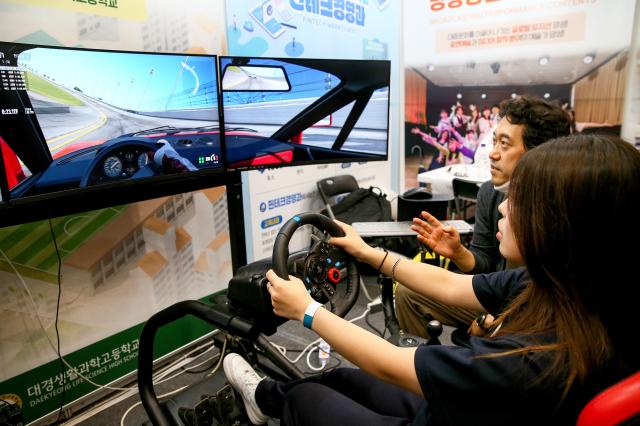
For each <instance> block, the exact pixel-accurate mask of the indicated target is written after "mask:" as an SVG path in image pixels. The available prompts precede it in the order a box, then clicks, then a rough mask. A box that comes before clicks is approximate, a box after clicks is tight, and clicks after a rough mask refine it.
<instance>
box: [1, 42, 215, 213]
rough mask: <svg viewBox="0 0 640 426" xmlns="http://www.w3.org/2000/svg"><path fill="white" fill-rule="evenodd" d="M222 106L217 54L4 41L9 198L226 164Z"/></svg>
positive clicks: (170, 176) (176, 175)
mask: <svg viewBox="0 0 640 426" xmlns="http://www.w3.org/2000/svg"><path fill="white" fill-rule="evenodd" d="M218 111H219V99H218V76H217V61H216V57H215V56H213V55H193V54H162V53H137V52H121V51H101V50H89V49H76V48H59V47H48V46H37V45H26V44H18V43H4V42H2V43H0V113H1V114H0V145H1V147H2V164H1V165H0V166H1V171H2V174H3V179H2V201H3V204H5V203H6V202H9V203H13V202H19V201H22V200H27V199H30V198H34V197H35V198H37V199H41V198H42V197H44V198H45V199H55V198H56V197H57V195H58V194H67V195H68V193H69V191H71V193H73V194H75V195H77V196H78V197H76V198H75V201H76V202H80V203H81V202H82V200H83V198H82V196H81V194H82V193H83V192H85V191H87V190H93V191H94V192H95V189H96V188H102V189H105V190H106V189H111V190H112V191H111V192H110V193H109V194H108V195H109V196H110V197H112V199H113V201H114V203H115V202H118V197H117V189H118V188H124V187H128V186H131V185H136V184H137V185H138V188H137V189H138V192H139V193H140V198H149V197H151V196H155V195H161V194H158V193H157V192H156V193H154V191H152V190H151V191H150V190H148V189H147V188H152V187H153V188H159V187H161V185H160V186H157V185H155V186H150V185H148V183H149V182H150V181H153V182H154V183H155V182H165V183H168V182H171V181H174V180H176V179H178V180H184V179H185V177H186V176H202V175H203V174H212V173H213V174H215V173H223V172H224V167H223V165H224V163H223V159H222V158H221V156H222V155H223V149H222V143H221V138H220V125H221V124H220V119H219V114H218ZM142 184H144V185H145V187H144V189H142V187H141V186H140V185H142ZM114 189H115V191H114ZM184 189H185V190H187V189H194V188H184ZM160 192H162V191H160ZM103 195H105V196H106V195H107V194H103ZM129 200H131V197H129V198H128V199H127V201H129Z"/></svg>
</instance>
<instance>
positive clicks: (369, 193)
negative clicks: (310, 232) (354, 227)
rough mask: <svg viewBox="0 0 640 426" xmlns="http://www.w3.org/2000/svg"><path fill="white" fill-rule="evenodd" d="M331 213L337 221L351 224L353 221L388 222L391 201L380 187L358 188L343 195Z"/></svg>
mask: <svg viewBox="0 0 640 426" xmlns="http://www.w3.org/2000/svg"><path fill="white" fill-rule="evenodd" d="M332 210H333V214H334V215H335V217H336V219H338V220H339V221H342V222H345V223H348V224H349V225H351V224H352V223H353V222H390V221H391V220H392V219H391V203H390V202H389V200H387V196H386V195H385V194H383V193H382V191H381V190H380V188H378V187H374V186H370V187H369V188H358V189H356V190H355V191H353V192H351V194H349V195H347V196H346V197H344V198H343V199H342V200H341V201H340V202H339V203H338V204H337V205H336V206H335V207H333V208H332Z"/></svg>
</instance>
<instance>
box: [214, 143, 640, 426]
mask: <svg viewBox="0 0 640 426" xmlns="http://www.w3.org/2000/svg"><path fill="white" fill-rule="evenodd" d="M510 182H511V183H510V186H509V193H508V198H507V199H506V200H505V201H504V202H503V203H502V204H501V205H500V208H499V210H500V213H501V214H502V216H503V218H502V219H500V221H499V225H498V228H499V232H498V234H497V238H498V239H499V241H500V252H501V253H502V255H503V256H504V257H505V258H507V259H508V260H511V261H513V262H516V263H520V264H523V265H525V267H523V268H519V269H514V270H506V271H500V272H495V273H492V274H480V275H474V276H471V275H462V274H455V273H452V272H449V271H446V270H444V269H440V268H437V267H434V266H430V265H427V264H423V263H418V262H412V261H410V260H407V259H404V258H401V257H398V256H397V255H395V254H391V253H389V254H385V253H384V252H383V251H379V250H377V249H374V248H371V247H369V246H368V245H367V244H366V243H364V241H363V240H362V239H361V238H360V237H359V236H358V235H357V234H356V232H355V231H354V230H353V228H351V227H350V226H348V225H344V224H341V226H342V228H343V229H344V231H345V232H346V236H345V237H342V238H332V239H331V240H330V243H331V244H335V245H336V246H339V247H342V248H343V249H344V250H346V251H347V252H349V253H350V254H352V255H353V256H354V257H355V258H356V259H357V260H359V261H363V262H367V263H369V264H370V265H372V266H374V267H375V268H379V269H381V270H382V272H383V273H385V274H387V275H388V276H391V277H393V278H394V279H396V280H398V281H400V282H402V283H403V284H404V285H405V286H407V287H409V288H411V289H412V290H414V291H416V292H420V293H422V294H424V295H426V296H428V297H430V298H433V299H437V300H439V301H440V302H442V303H446V304H449V305H456V306H460V307H466V308H472V309H475V310H477V311H486V312H489V313H491V314H493V315H494V316H495V317H496V320H495V321H494V322H493V324H492V325H491V328H490V330H489V331H488V334H487V336H486V337H471V339H470V347H469V348H467V347H457V346H420V347H418V348H400V347H395V346H393V345H391V344H390V343H388V342H386V341H385V340H383V339H381V338H379V337H377V336H375V335H373V334H371V333H369V332H367V331H365V330H363V329H361V328H359V327H358V326H356V325H353V324H351V323H349V322H347V321H345V320H343V319H341V318H338V317H336V316H335V315H333V314H332V313H330V312H329V311H327V310H325V309H322V308H319V307H318V305H317V304H316V302H313V300H311V298H310V296H309V294H308V293H307V290H306V288H305V286H304V284H303V283H302V282H301V281H300V280H297V279H295V278H291V280H290V281H285V280H283V279H280V278H278V277H277V276H276V275H275V274H274V273H273V272H272V271H269V272H268V274H267V277H268V278H269V281H270V285H269V291H270V293H271V297H272V302H273V306H274V311H275V313H276V314H278V315H280V316H283V317H286V318H289V319H293V320H302V319H303V317H305V316H310V317H311V320H309V319H306V320H305V324H307V325H309V327H310V328H311V329H313V330H314V331H315V332H316V333H318V334H319V335H320V336H321V337H322V338H323V339H324V340H326V341H327V342H328V343H329V344H330V345H331V346H332V347H333V348H334V349H335V350H337V351H338V352H340V353H341V354H342V355H343V356H344V357H345V358H347V359H349V360H350V361H351V362H353V363H354V364H356V365H357V366H359V367H360V369H337V370H333V371H331V372H328V373H324V374H321V375H318V376H313V377H309V378H306V379H303V380H298V381H293V382H289V383H282V382H276V381H273V380H268V379H265V380H262V379H261V378H260V377H259V376H257V375H256V373H255V372H254V371H253V369H252V368H251V367H250V366H249V365H248V363H246V361H244V360H243V359H242V358H241V357H240V356H238V355H229V356H227V357H226V358H225V360H224V367H225V373H226V374H227V377H228V379H229V381H230V382H231V384H232V385H233V386H234V387H235V388H236V389H238V390H239V391H240V393H241V395H242V397H243V399H244V401H245V406H246V407H247V410H248V413H249V415H250V418H251V420H252V421H254V422H255V423H259V422H264V421H265V420H266V419H267V417H266V416H273V417H278V418H281V419H282V423H283V424H287V425H292V424H300V425H315V424H322V425H326V424H331V425H339V424H366V425H378V424H379V425H390V424H409V423H411V424H428V425H432V424H455V425H461V424H473V425H485V424H490V425H514V424H518V425H522V424H536V425H538V424H575V421H576V418H577V415H578V413H579V412H580V410H581V409H582V407H583V406H584V405H585V404H586V403H587V401H589V400H590V399H591V398H592V397H593V396H594V395H595V394H596V393H597V392H598V391H600V390H602V389H604V388H605V387H607V386H609V385H611V384H613V383H615V382H617V381H619V380H621V379H622V378H623V377H625V376H627V375H629V374H631V373H633V372H635V371H637V370H638V369H639V368H640V353H639V349H638V348H639V345H638V344H637V341H636V340H637V336H636V334H637V333H634V332H630V331H629V330H630V327H631V328H632V329H633V330H635V328H634V327H635V325H634V323H633V319H632V318H631V316H630V313H631V312H634V311H633V309H634V308H635V307H636V304H637V298H636V297H634V295H636V294H637V290H636V287H637V285H638V277H637V272H636V270H635V268H634V265H635V262H636V261H637V250H628V249H623V247H628V246H629V244H628V243H631V244H635V243H637V242H638V241H640V227H638V226H637V223H636V220H637V213H638V211H639V209H638V207H640V206H639V204H640V153H639V152H638V151H636V150H635V149H634V148H633V147H632V146H631V145H630V144H628V143H626V142H623V141H621V140H619V139H615V140H614V139H608V138H605V137H599V136H586V135H576V136H569V137H565V138H559V139H556V140H553V141H550V142H547V143H545V144H543V145H541V146H540V147H537V148H534V149H532V150H530V151H528V152H527V153H525V154H524V155H523V156H522V158H521V159H520V161H519V162H518V165H517V166H516V168H515V171H514V173H513V175H512V177H511V181H510ZM414 230H415V231H416V232H417V233H418V238H419V239H422V240H424V239H427V238H429V232H430V225H429V224H428V223H426V222H425V221H423V220H421V219H414Z"/></svg>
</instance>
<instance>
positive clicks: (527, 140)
mask: <svg viewBox="0 0 640 426" xmlns="http://www.w3.org/2000/svg"><path fill="white" fill-rule="evenodd" d="M500 117H506V118H507V120H508V121H509V123H511V124H522V125H523V126H524V130H523V132H522V140H523V141H524V146H525V148H526V149H527V150H529V149H533V148H535V147H536V146H538V145H540V144H542V143H544V142H546V141H548V140H550V139H553V138H558V137H560V136H566V135H568V134H569V133H570V132H571V117H570V116H569V114H568V113H567V112H566V111H564V110H563V109H562V108H561V107H560V106H559V105H558V104H557V103H555V102H554V103H552V102H547V101H545V100H544V99H541V98H539V97H537V96H533V95H521V96H518V97H516V98H513V99H507V100H504V101H502V102H501V103H500Z"/></svg>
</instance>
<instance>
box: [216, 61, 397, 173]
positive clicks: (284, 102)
mask: <svg viewBox="0 0 640 426" xmlns="http://www.w3.org/2000/svg"><path fill="white" fill-rule="evenodd" d="M390 68H391V67H390V62H389V61H373V60H362V61H361V60H336V59H269V58H249V57H221V58H220V69H221V73H222V78H221V81H222V106H223V114H222V115H223V117H224V123H225V127H224V132H225V145H226V148H225V160H226V166H227V168H228V170H250V169H257V168H265V167H276V166H294V165H304V164H317V163H337V162H352V161H358V162H361V161H380V160H387V158H388V146H389V80H390Z"/></svg>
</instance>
